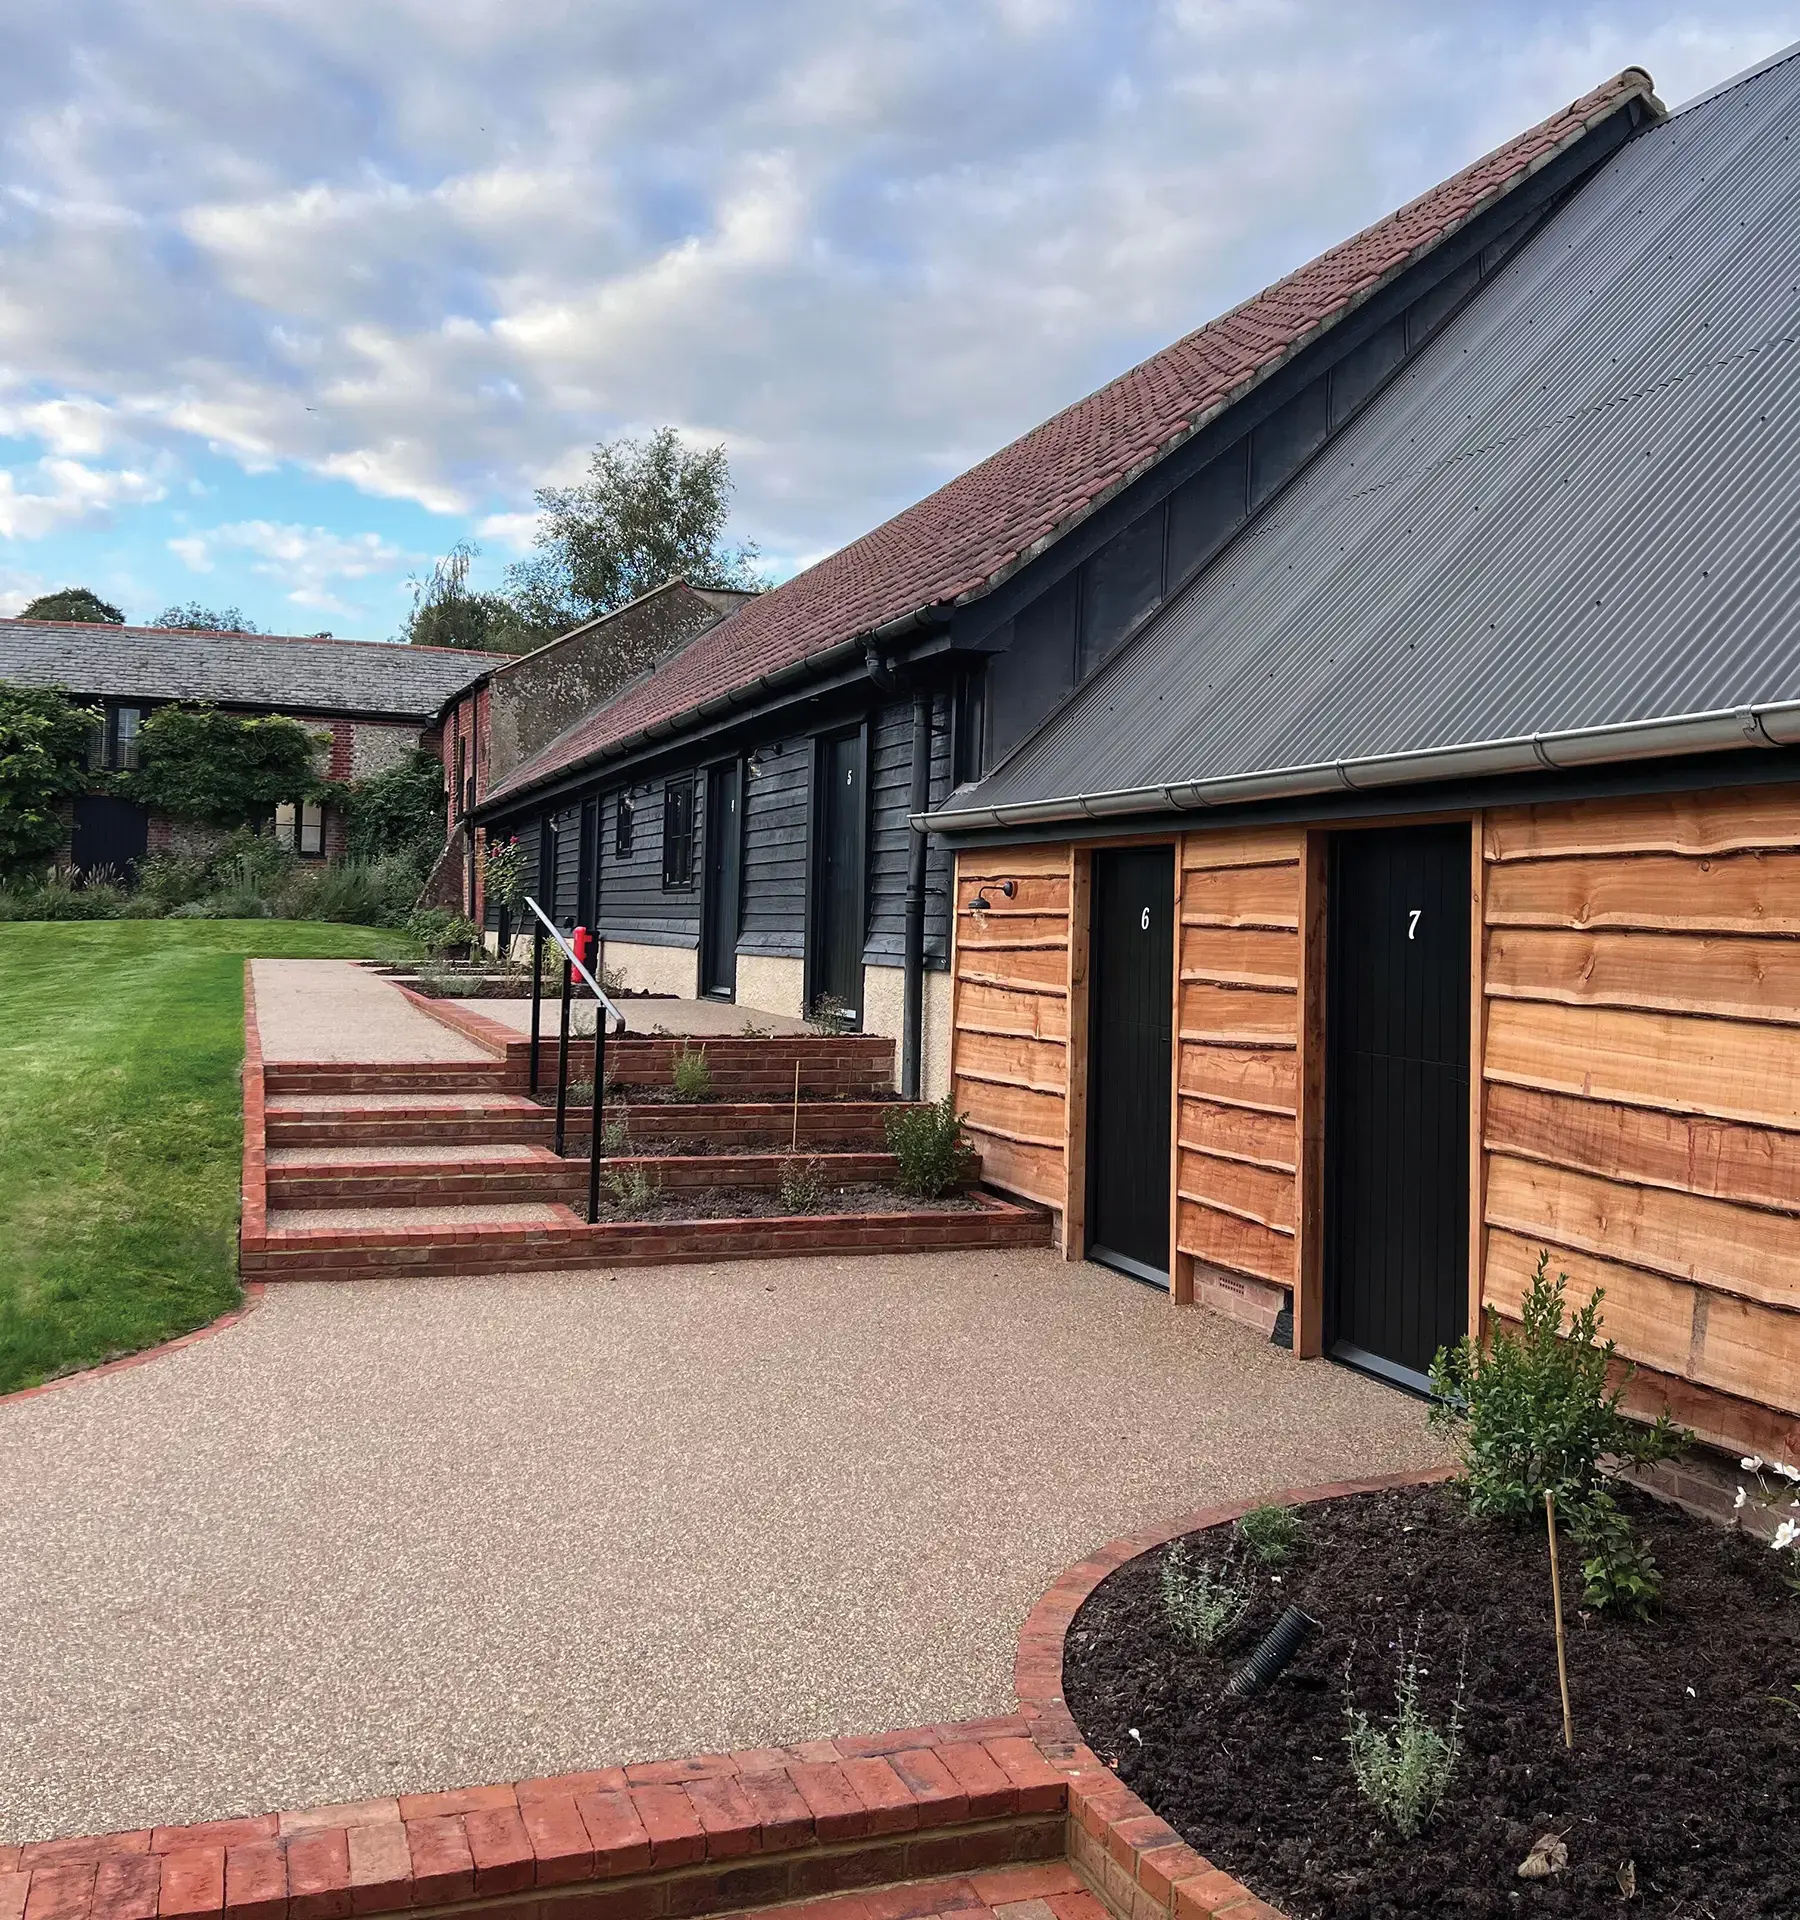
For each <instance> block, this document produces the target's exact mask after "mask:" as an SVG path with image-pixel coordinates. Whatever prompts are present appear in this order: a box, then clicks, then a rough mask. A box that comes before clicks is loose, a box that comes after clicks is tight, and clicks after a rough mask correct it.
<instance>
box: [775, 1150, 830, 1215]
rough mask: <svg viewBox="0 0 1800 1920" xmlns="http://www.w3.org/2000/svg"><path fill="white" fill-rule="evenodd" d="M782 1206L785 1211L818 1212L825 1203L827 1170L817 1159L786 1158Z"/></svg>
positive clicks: (782, 1185)
mask: <svg viewBox="0 0 1800 1920" xmlns="http://www.w3.org/2000/svg"><path fill="white" fill-rule="evenodd" d="M780 1192H781V1206H782V1211H783V1212H785V1213H817V1212H818V1211H819V1209H820V1208H821V1207H822V1206H823V1205H824V1204H825V1172H824V1169H823V1168H822V1167H821V1166H820V1165H819V1163H818V1161H816V1160H784V1161H783V1162H782V1164H781V1186H780Z"/></svg>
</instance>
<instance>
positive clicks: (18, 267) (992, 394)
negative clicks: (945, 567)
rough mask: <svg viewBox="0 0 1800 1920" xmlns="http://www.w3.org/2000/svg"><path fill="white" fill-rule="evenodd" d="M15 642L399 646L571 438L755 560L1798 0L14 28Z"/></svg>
mask: <svg viewBox="0 0 1800 1920" xmlns="http://www.w3.org/2000/svg"><path fill="white" fill-rule="evenodd" d="M7 28H8V30H7V35H6V41H7V58H6V60H5V62H4V64H3V65H0V130H3V131H0V613H10V612H14V611H16V610H17V609H18V608H19V607H20V606H21V605H23V603H24V602H25V600H26V599H28V598H29V597H30V596H31V595H33V594H35V593H38V592H42V591H45V590H47V589H49V588H53V587H60V586H68V585H77V584H79V585H86V586H90V587H92V588H94V589H95V590H96V591H98V592H100V593H101V594H102V595H104V596H105V597H106V598H108V599H110V600H112V601H114V602H116V603H117V604H118V605H119V606H120V607H122V608H123V610H124V611H125V613H126V616H127V618H128V619H131V620H135V621H145V620H149V619H151V618H153V617H154V616H155V615H156V614H157V613H158V612H159V611H160V610H161V609H162V608H163V607H165V606H167V605H169V604H170V603H172V602H188V601H193V600H198V601H201V602H202V603H204V604H207V605H211V606H231V605H235V606H237V607H240V608H241V609H242V610H243V612H244V613H246V614H247V615H248V616H249V617H250V618H251V619H252V620H254V621H255V622H257V624H258V625H260V626H261V627H263V628H264V629H265V630H269V631H274V632H290V633H291V632H299V633H312V632H318V631H321V630H328V631H331V632H334V633H337V634H339V635H343V636H350V637H356V638H369V639H387V638H392V637H393V636H394V635H395V634H397V633H398V632H399V631H400V629H401V626H402V623H403V622H404V619H405V616H406V612H407V608H408V606H409V604H410V591H409V586H408V582H409V579H411V578H412V577H414V576H416V575H418V574H420V573H421V572H422V571H424V570H425V569H426V568H427V567H428V566H429V565H430V563H431V561H432V559H433V558H434V557H436V556H438V555H440V554H442V553H443V552H445V550H446V549H447V548H448V547H449V546H450V544H451V543H452V542H453V541H456V540H458V539H472V540H474V541H476V542H477V543H478V544H479V546H480V547H481V549H482V552H481V557H480V559H479V561H478V562H477V566H476V572H475V578H476V580H477V582H478V583H479V584H484V585H493V584H498V583H499V581H500V579H501V578H502V576H503V573H504V569H505V567H506V565H507V563H508V562H509V561H511V560H514V559H516V558H518V557H519V556H520V555H521V554H522V553H524V552H526V551H528V550H529V547H530V542H531V533H532V528H533V525H534V511H533V499H532V496H533V490H534V489H535V488H537V487H541V486H545V485H555V484H559V483H566V482H568V481H571V480H574V479H577V478H579V477H580V475H581V474H582V472H583V470H584V469H585V466H586V462H587V456H588V454H589V452H590V451H591V449H592V447H593V445H594V443H595V442H596V441H597V440H600V439H609V438H612V437H615V436H617V435H620V434H641V433H644V432H646V431H648V430H650V429H652V428H655V427H658V426H661V425H665V424H667V425H672V426H674V427H676V428H677V429H678V430H679V431H680V432H681V433H682V435H683V436H684V437H686V438H688V439H690V440H691V441H692V442H693V443H694V444H696V445H711V444H714V443H723V444H724V446H725V447H726V448H727V450H728V452H729V455H730V459H731V465H732V472H733V476H734V478H735V481H736V486H737V490H736V495H735V498H734V501H733V516H732V532H733V535H734V536H735V537H737V538H741V539H749V540H753V541H754V542H756V544H757V545H758V547H759V548H760V549H761V551H762V555H763V564H764V567H765V569H766V571H767V573H768V576H769V577H770V578H771V579H780V578H785V577H786V576H787V575H788V574H790V573H792V572H794V571H795V570H797V569H798V568H799V567H802V566H804V565H807V564H809V563H810V562H811V561H812V560H815V559H817V558H819V557H820V556H821V555H822V554H824V553H827V552H830V551H831V550H832V549H834V548H835V547H838V546H840V545H842V544H843V543H844V542H845V541H846V540H849V539H852V538H854V537H855V536H856V535H857V534H859V533H862V532H864V531H866V530H867V529H868V528H869V527H871V526H874V525H876V524H878V523H879V522H880V521H881V520H883V519H885V518H886V517H887V516H888V515H889V514H891V513H893V512H896V511H897V510H898V509H899V508H901V507H903V506H905V505H907V504H908V503H909V502H911V501H913V500H915V499H917V498H919V497H920V496H921V495H923V494H925V493H927V492H929V491H930V490H931V489H932V488H933V487H935V486H937V485H939V484H941V483H942V482H943V481H944V480H946V479H948V478H950V477H951V476H952V475H954V474H956V473H958V472H960V471H961V470H962V469H964V468H965V467H967V466H969V465H971V464H973V463H974V462H975V461H977V460H979V459H981V458H982V457H983V456H984V455H986V454H988V453H990V452H992V451H993V450H994V449H995V448H996V447H999V446H1002V445H1004V444H1005V443H1006V442H1007V441H1009V440H1011V439H1012V438H1014V437H1015V436H1016V435H1018V434H1020V433H1022V432H1024V431H1025V430H1026V429H1028V428H1030V427H1031V426H1033V425H1035V424H1036V423H1037V422H1038V421H1040V420H1042V419H1044V418H1046V417H1047V416H1048V415H1050V414H1051V413H1053V412H1055V411H1056V410H1057V409H1058V408H1059V407H1062V406H1064V405H1066V404H1068V403H1069V402H1070V401H1071V400H1074V399H1077V398H1079V397H1080V396H1081V395H1082V394H1084V393H1086V392H1089V391H1091V390H1092V389H1093V388H1094V387H1096V386H1099V385H1101V384H1102V383H1104V382H1105V381H1106V380H1108V379H1110V378H1111V377H1112V376H1113V375H1114V374H1116V373H1118V372H1120V371H1121V370H1123V369H1124V368H1125V367H1128V366H1130V365H1132V364H1133V363H1135V362H1136V361H1138V360H1140V359H1142V358H1144V357H1145V356H1146V355H1147V354H1150V353H1153V352H1155V351H1156V350H1157V349H1158V348H1160V347H1162V346H1165V345H1167V344H1168V342H1169V341H1171V340H1173V339H1175V338H1177V337H1179V336H1180V335H1181V334H1183V333H1186V332H1188V331H1189V330H1191V329H1192V328H1194V327H1197V326H1199V325H1201V324H1203V323H1204V322H1205V321H1206V320H1208V319H1210V318H1212V317H1213V316H1214V315H1216V314H1217V313H1219V312H1221V311H1223V310H1224V309H1226V308H1227V307H1230V306H1231V305H1233V304H1234V303H1236V302H1237V301H1239V300H1241V299H1243V298H1245V297H1246V296H1248V295H1249V294H1251V293H1254V292H1255V291H1256V290H1257V289H1258V288H1260V287H1262V286H1264V285H1266V284H1267V283H1268V282H1269V281H1271V280H1273V279H1275V278H1277V277H1279V276H1280V275H1281V274H1282V273H1284V272H1286V271H1288V270H1289V269H1291V268H1292V267H1294V266H1297V265H1299V264H1300V263H1301V262H1303V261H1305V260H1307V259H1309V258H1311V257H1312V256H1313V255H1314V254H1316V253H1318V252H1319V251H1321V250H1322V249H1323V248H1325V247H1327V246H1330V245H1332V244H1333V243H1334V242H1336V241H1337V240H1339V239H1342V238H1343V237H1345V236H1346V235H1347V234H1349V233H1351V232H1353V231H1355V230H1356V229H1357V228H1359V227H1361V226H1364V225H1366V224H1367V223H1368V222H1370V221H1372V220H1375V219H1378V218H1379V217H1380V216H1381V215H1382V214H1384V213H1386V212H1388V211H1390V210H1391V209H1392V208H1393V207H1395V206H1397V205H1400V204H1401V203H1403V202H1404V201H1405V200H1407V199H1409V198H1410V197H1411V196H1412V195H1414V194H1416V193H1419V192H1421V191H1423V190H1424V189H1425V188H1426V187H1428V186H1430V185H1431V184H1433V183H1434V182H1435V181H1437V180H1439V179H1441V178H1442V177H1443V176H1445V175H1446V174H1448V173H1451V172H1453V171H1455V170H1456V169H1457V168H1458V167H1460V166H1462V165H1464V164H1465V163H1466V162H1468V161H1469V160H1471V159H1473V158H1475V157H1476V156H1477V155H1479V154H1481V153H1483V152H1485V151H1486V150H1487V149H1489V148H1490V147H1493V146H1495V145H1497V144H1498V143H1499V142H1501V141H1502V140H1504V139H1506V138H1508V137H1509V136H1510V135H1512V134H1513V133H1515V132H1517V131H1519V130H1520V129H1521V128H1523V127H1525V126H1527V125H1529V124H1531V123H1532V122H1534V121H1536V120H1539V119H1541V118H1543V117H1544V116H1545V115H1546V114H1548V113H1551V112H1553V111H1555V110H1556V109H1557V108H1558V107H1560V106H1562V105H1564V104H1565V103H1566V102H1567V101H1569V100H1570V99H1572V98H1574V97H1575V96H1576V95H1578V94H1580V93H1583V92H1585V91H1586V90H1587V89H1588V88H1590V87H1592V86H1593V85H1595V84H1596V83H1598V82H1599V81H1601V80H1603V79H1605V78H1606V77H1607V76H1609V75H1611V74H1613V73H1615V72H1617V71H1618V69H1619V68H1620V67H1622V66H1626V65H1631V64H1636V65H1640V66H1645V67H1648V68H1649V70H1650V71H1651V73H1652V74H1653V75H1654V76H1655V79H1656V82H1657V87H1658V91H1659V93H1660V95H1661V97H1662V98H1663V100H1664V101H1665V102H1667V103H1668V104H1669V105H1670V106H1676V105H1679V104H1680V103H1681V102H1682V101H1683V100H1685V99H1688V98H1690V97H1691V96H1692V95H1694V94H1695V93H1697V92H1700V91H1702V90H1703V89H1705V88H1707V87H1709V86H1712V85H1714V84H1716V83H1717V82H1718V81H1720V80H1723V79H1725V78H1728V77H1729V76H1730V75H1732V74H1734V73H1736V72H1738V71H1739V70H1741V69H1742V68H1744V67H1746V66H1749V65H1751V64H1752V63H1754V62H1755V61H1757V60H1760V59H1762V58H1764V57H1766V56H1767V55H1768V54H1770V53H1772V52H1774V51H1775V50H1776V49H1777V48H1779V47H1782V46H1785V45H1787V44H1788V43H1790V42H1792V41H1794V40H1797V39H1800V0H1796V3H1795V4H1793V5H1775V4H1758V3H1756V0H1718V3H1717V4H1714V5H1711V6H1702V5H1696V4H1684V5H1655V4H1642V5H1624V4H1611V5H1599V4H1594V5H1583V4H1563V5H1531V4H1523V3H1521V0H1513V3H1512V4H1499V3H1496V4H1491V5H1480V6H1475V5H1460V6H1459V5H1446V4H1444V0H1429V3H1427V0H1390V4H1385V5H1372V4H1357V0H941V3H940V0H903V3H902V0H895V3H892V4H890V3H889V0H855V4H853V5H845V4H844V0H709V3H708V4H697V3H696V0H533V4H530V5H521V4H519V0H9V5H8V8H7Z"/></svg>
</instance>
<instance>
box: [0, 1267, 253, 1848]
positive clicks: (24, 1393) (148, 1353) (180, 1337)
mask: <svg viewBox="0 0 1800 1920" xmlns="http://www.w3.org/2000/svg"><path fill="white" fill-rule="evenodd" d="M243 1286H244V1297H243V1299H242V1300H240V1301H239V1302H238V1304H237V1305H236V1306H235V1307H227V1308H226V1309H225V1311H224V1312H223V1313H222V1314H220V1315H219V1317H218V1318H217V1319H216V1320H209V1321H207V1323H206V1324H205V1326H203V1327H193V1328H190V1329H189V1330H188V1332H186V1333H178V1334H176V1335H175V1337H174V1338H173V1339H172V1340H159V1341H158V1342H157V1343H156V1345H155V1346H153V1347H144V1348H141V1349H140V1350H139V1351H138V1352H136V1353H127V1354H124V1355H121V1357H120V1358H119V1359H117V1360H102V1361H100V1362H98V1363H97V1364H96V1365H94V1366H91V1367H80V1368H78V1369H77V1370H76V1371H75V1372H74V1373H59V1374H58V1375H57V1376H56V1378H55V1379H54V1380H43V1381H40V1382H39V1383H38V1385H36V1386H35V1387H16V1388H14V1390H13V1391H12V1392H11V1393H0V1407H9V1406H11V1405H12V1403H13V1402H14V1401H15V1400H30V1399H34V1398H35V1397H36V1396H37V1395H38V1394H40V1393H54V1392H55V1391H56V1389H57V1388H58V1387H72V1386H74V1385H75V1383H76V1382H77V1381H78V1380H93V1379H97V1378H98V1377H99V1376H100V1375H101V1374H103V1373H123V1372H124V1370H125V1369H126V1368H127V1367H141V1366H143V1365H144V1364H145V1362H146V1361H150V1360H160V1359H161V1358H162V1357H163V1355H164V1354H165V1353H174V1352H176V1351H177V1350H178V1349H179V1348H182V1347H191V1346H192V1345H193V1344H194V1342H195V1341H196V1340H210V1339H211V1338H212V1336H213V1335H214V1334H215V1333H223V1332H224V1331H225V1329H226V1328H227V1327H235V1326H236V1325H237V1323H238V1322H239V1321H240V1320H242V1319H243V1318H244V1317H245V1315H246V1314H251V1313H254V1312H255V1311H256V1309H257V1308H258V1307H260V1306H261V1305H262V1302H263V1294H264V1292H265V1291H266V1289H265V1287H264V1284H263V1282H262V1281H260V1280H250V1281H246V1282H244V1283H243ZM5 1851H6V1849H5V1848H4V1847H0V1853H4V1852H5Z"/></svg>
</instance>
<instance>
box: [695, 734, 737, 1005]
mask: <svg viewBox="0 0 1800 1920" xmlns="http://www.w3.org/2000/svg"><path fill="white" fill-rule="evenodd" d="M742 802H743V775H742V766H741V763H740V762H738V761H736V760H727V761H725V762H724V763H723V764H722V765H720V766H716V767H708V768H707V770H706V892H705V896H704V897H703V899H702V901H701V905H700V991H701V992H702V993H705V994H711V995H712V996H713V997H714V998H716V999H720V1000H729V999H730V998H731V996H732V995H733V994H734V993H736V991H737V939H738V875H739V873H740V871H741V863H742V859H743V846H744V841H743V833H742V822H743V812H742Z"/></svg>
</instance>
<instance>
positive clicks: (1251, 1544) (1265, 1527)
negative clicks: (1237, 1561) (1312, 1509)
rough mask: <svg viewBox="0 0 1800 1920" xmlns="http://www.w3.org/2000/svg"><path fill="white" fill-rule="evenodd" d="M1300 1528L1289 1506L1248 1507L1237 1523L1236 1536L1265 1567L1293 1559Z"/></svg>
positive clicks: (1295, 1514) (1301, 1530) (1296, 1515)
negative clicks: (1248, 1509) (1247, 1510)
mask: <svg viewBox="0 0 1800 1920" xmlns="http://www.w3.org/2000/svg"><path fill="white" fill-rule="evenodd" d="M1303 1531H1304V1529H1303V1528H1302V1526H1301V1524H1300V1516H1299V1515H1298V1514H1297V1513H1296V1512H1295V1511H1294V1510H1293V1508H1292V1507H1274V1506H1268V1507H1252V1508H1251V1509H1250V1511H1249V1512H1248V1513H1247V1514H1245V1515H1244V1517H1243V1519H1241V1520H1240V1521H1239V1522H1238V1523H1237V1536H1238V1538H1239V1539H1240V1540H1242V1541H1243V1543H1244V1545H1245V1546H1247V1547H1248V1548H1249V1549H1250V1551H1251V1552H1252V1553H1253V1554H1255V1555H1256V1557H1257V1559H1259V1560H1260V1561H1261V1562H1262V1563H1263V1565H1264V1566H1265V1567H1281V1566H1285V1565H1286V1564H1287V1563H1288V1561H1290V1560H1291V1559H1293V1557H1294V1551H1295V1549H1296V1548H1297V1547H1298V1546H1299V1544H1300V1536H1301V1534H1302V1532H1303Z"/></svg>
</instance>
